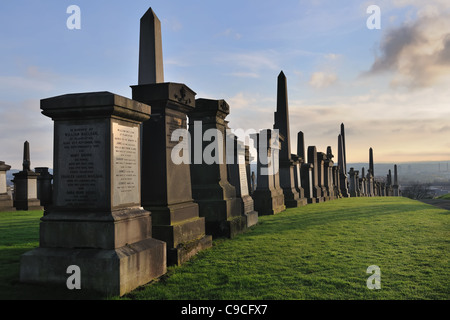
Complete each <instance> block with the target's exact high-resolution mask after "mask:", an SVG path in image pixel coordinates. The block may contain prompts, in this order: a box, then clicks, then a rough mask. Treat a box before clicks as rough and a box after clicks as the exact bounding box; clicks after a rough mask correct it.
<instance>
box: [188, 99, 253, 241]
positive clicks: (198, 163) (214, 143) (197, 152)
mask: <svg viewBox="0 0 450 320" xmlns="http://www.w3.org/2000/svg"><path fill="white" fill-rule="evenodd" d="M229 112H230V108H229V106H228V104H227V103H226V102H225V101H224V100H210V99H197V100H196V101H195V109H192V110H191V112H190V113H189V115H188V116H189V133H190V136H191V150H192V153H191V156H192V164H191V176H192V197H193V198H194V200H195V202H197V203H198V205H199V212H200V216H201V217H204V218H205V221H206V233H207V234H211V235H213V237H228V238H232V237H234V236H235V235H237V234H239V233H241V232H243V231H244V230H245V229H246V228H247V221H246V217H245V216H243V215H242V209H241V202H242V200H241V199H240V198H238V197H237V196H236V189H235V187H234V186H232V185H231V184H230V182H229V181H228V176H227V165H226V154H225V139H226V135H225V130H226V127H227V122H226V121H225V118H226V116H227V115H228V114H229Z"/></svg>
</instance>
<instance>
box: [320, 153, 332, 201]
mask: <svg viewBox="0 0 450 320" xmlns="http://www.w3.org/2000/svg"><path fill="white" fill-rule="evenodd" d="M326 159H327V155H326V154H325V153H323V152H317V176H318V184H319V188H320V189H321V192H322V197H323V200H324V201H330V200H331V197H330V194H329V190H328V188H327V185H326V184H325V160H326Z"/></svg>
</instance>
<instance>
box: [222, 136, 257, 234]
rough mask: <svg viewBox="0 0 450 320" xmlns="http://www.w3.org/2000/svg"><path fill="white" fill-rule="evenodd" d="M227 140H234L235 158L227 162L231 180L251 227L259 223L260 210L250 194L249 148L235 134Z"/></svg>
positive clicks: (242, 210)
mask: <svg viewBox="0 0 450 320" xmlns="http://www.w3.org/2000/svg"><path fill="white" fill-rule="evenodd" d="M227 141H229V142H230V143H232V142H234V143H233V145H234V146H233V149H234V150H233V159H232V161H230V162H231V163H227V167H228V177H229V181H230V183H231V185H233V186H234V187H235V188H236V196H237V198H238V199H239V200H240V202H241V212H242V214H243V215H244V216H245V218H246V221H247V227H251V226H253V225H255V224H257V223H258V212H256V211H255V210H254V202H253V198H252V197H251V196H250V193H249V188H248V179H247V162H246V150H247V151H248V148H246V146H245V145H244V143H243V142H242V141H239V140H237V137H236V136H235V135H233V138H231V140H227ZM247 156H248V154H247Z"/></svg>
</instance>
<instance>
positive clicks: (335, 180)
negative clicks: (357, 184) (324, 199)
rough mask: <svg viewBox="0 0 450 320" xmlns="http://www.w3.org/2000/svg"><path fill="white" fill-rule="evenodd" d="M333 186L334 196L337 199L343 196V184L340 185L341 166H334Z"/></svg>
mask: <svg viewBox="0 0 450 320" xmlns="http://www.w3.org/2000/svg"><path fill="white" fill-rule="evenodd" d="M332 169H333V171H332V172H333V187H334V197H335V198H336V199H338V198H342V194H341V186H340V179H339V167H338V166H333V168H332Z"/></svg>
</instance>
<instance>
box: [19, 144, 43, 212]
mask: <svg viewBox="0 0 450 320" xmlns="http://www.w3.org/2000/svg"><path fill="white" fill-rule="evenodd" d="M23 154H24V157H23V169H22V171H20V172H18V173H14V174H13V176H14V180H13V181H12V182H14V199H13V200H14V201H13V205H14V207H15V208H16V210H25V211H26V210H42V209H43V208H42V207H41V202H40V201H39V199H38V198H37V178H38V176H39V173H36V172H34V171H32V170H31V169H30V145H29V143H28V141H25V143H24V150H23Z"/></svg>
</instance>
